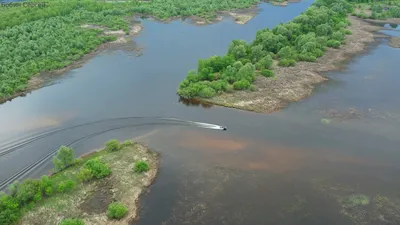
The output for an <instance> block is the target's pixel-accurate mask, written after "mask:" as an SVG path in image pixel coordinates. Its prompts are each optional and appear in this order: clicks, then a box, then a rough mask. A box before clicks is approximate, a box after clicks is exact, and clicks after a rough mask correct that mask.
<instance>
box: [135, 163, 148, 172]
mask: <svg viewBox="0 0 400 225" xmlns="http://www.w3.org/2000/svg"><path fill="white" fill-rule="evenodd" d="M149 169H150V167H149V164H147V163H146V162H145V161H138V162H136V163H135V172H138V173H141V172H147V171H149Z"/></svg>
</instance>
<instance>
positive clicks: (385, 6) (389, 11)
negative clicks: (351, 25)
mask: <svg viewBox="0 0 400 225" xmlns="http://www.w3.org/2000/svg"><path fill="white" fill-rule="evenodd" d="M350 2H354V3H356V4H355V10H354V11H353V12H352V15H354V16H357V17H360V18H362V19H367V18H369V19H388V18H400V1H399V0H392V1H388V0H384V1H369V0H368V1H367V0H350Z"/></svg>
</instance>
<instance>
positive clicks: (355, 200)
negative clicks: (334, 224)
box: [342, 194, 369, 208]
mask: <svg viewBox="0 0 400 225" xmlns="http://www.w3.org/2000/svg"><path fill="white" fill-rule="evenodd" d="M368 204H369V197H368V196H366V195H362V194H357V195H356V194H353V195H350V196H348V197H347V198H345V199H343V201H342V205H343V207H344V208H354V207H359V206H364V205H368Z"/></svg>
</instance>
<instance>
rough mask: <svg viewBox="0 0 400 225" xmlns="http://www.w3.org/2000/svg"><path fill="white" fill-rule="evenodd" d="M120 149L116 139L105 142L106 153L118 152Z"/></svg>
mask: <svg viewBox="0 0 400 225" xmlns="http://www.w3.org/2000/svg"><path fill="white" fill-rule="evenodd" d="M120 148H121V146H120V145H119V142H118V140H116V139H112V140H109V141H107V142H106V149H107V150H108V151H111V152H112V151H118V150H119V149H120Z"/></svg>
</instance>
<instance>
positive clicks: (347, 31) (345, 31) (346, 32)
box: [344, 29, 353, 35]
mask: <svg viewBox="0 0 400 225" xmlns="http://www.w3.org/2000/svg"><path fill="white" fill-rule="evenodd" d="M344 33H345V34H346V35H350V34H352V33H353V32H351V30H347V29H346V30H344Z"/></svg>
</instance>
